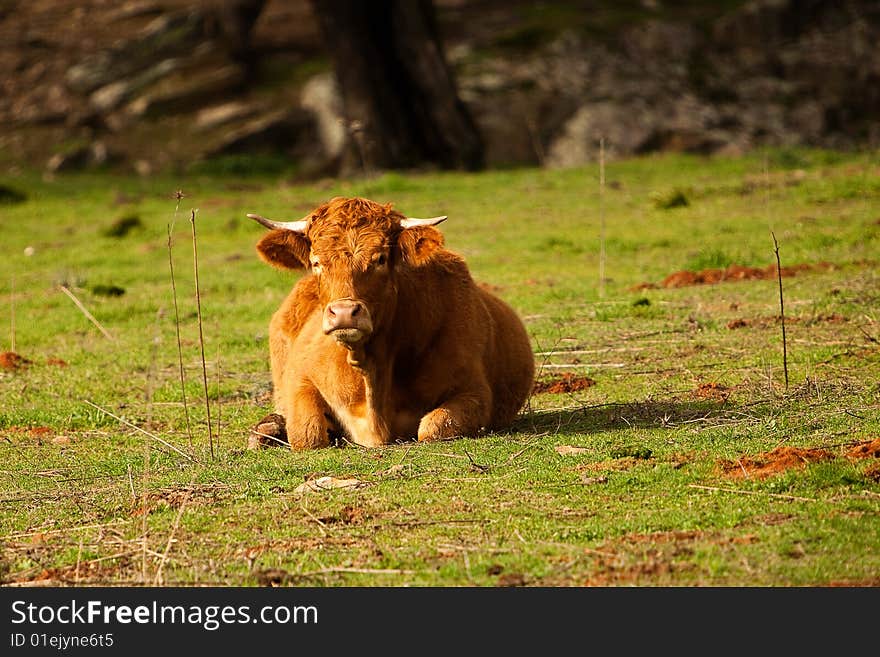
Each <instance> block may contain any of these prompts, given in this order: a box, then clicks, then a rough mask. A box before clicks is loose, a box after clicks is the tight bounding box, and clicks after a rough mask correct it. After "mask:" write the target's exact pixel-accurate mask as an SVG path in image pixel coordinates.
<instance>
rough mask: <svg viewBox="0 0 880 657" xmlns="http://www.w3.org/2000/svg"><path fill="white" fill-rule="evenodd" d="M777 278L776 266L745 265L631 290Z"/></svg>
mask: <svg viewBox="0 0 880 657" xmlns="http://www.w3.org/2000/svg"><path fill="white" fill-rule="evenodd" d="M833 268H834V265H832V264H831V263H828V262H820V263H816V264H812V265H811V264H799V265H792V266H790V267H783V268H782V270H781V273H782V275H783V276H794V275H796V274H797V273H798V272H802V271H815V270H817V269H822V270H827V269H833ZM776 277H777V268H776V265H768V266H766V267H763V268H761V267H745V266H743V265H730V266H728V267H726V268H725V269H703V270H701V271H689V270H682V271H677V272H674V273H672V274H670V275H669V276H667V277H666V278H664V279H663V280H662V281H661V282H660V284H659V285H656V284H654V283H639V284H638V285H635V286H633V287H631V288H630V290H631V291H633V292H636V291H639V290H645V289H652V288H657V287H666V288H670V287H689V286H691V285H715V284H716V283H724V282H729V281H747V280H767V279H775V278H776Z"/></svg>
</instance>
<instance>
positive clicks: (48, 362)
mask: <svg viewBox="0 0 880 657" xmlns="http://www.w3.org/2000/svg"><path fill="white" fill-rule="evenodd" d="M46 365H54V366H55V367H67V361H64V360H61V359H60V358H47V359H46Z"/></svg>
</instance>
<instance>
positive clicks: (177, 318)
mask: <svg viewBox="0 0 880 657" xmlns="http://www.w3.org/2000/svg"><path fill="white" fill-rule="evenodd" d="M177 194H178V197H177V205H178V207H179V206H180V199H181V198H182V196H183V195H182V194H181V193H180V192H178V193H177ZM174 217H175V220H176V219H177V208H174ZM173 228H174V222H172V223H171V225H169V226H168V268H169V270H170V271H171V296H172V297H173V299H174V328H175V330H176V331H177V364H178V369H179V370H180V394H181V397H182V398H183V413H184V416H185V417H186V435H187V436H188V437H189V449H190V451H192V449H193V434H192V424H191V423H190V420H189V405H188V404H187V403H186V377H185V376H184V371H183V348H182V347H181V344H180V310H179V309H178V306H177V285H176V284H175V282H174V260H173V258H172V257H171V234H172V231H173Z"/></svg>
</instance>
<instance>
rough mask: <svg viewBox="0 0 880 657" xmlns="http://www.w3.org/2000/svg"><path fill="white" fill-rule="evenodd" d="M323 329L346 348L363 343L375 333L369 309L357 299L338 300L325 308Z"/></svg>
mask: <svg viewBox="0 0 880 657" xmlns="http://www.w3.org/2000/svg"><path fill="white" fill-rule="evenodd" d="M323 329H324V333H325V334H326V335H332V336H333V337H334V338H336V340H338V341H339V342H340V343H342V344H343V345H346V346H353V345H356V344H358V343H359V342H363V341H364V340H365V339H366V338H367V337H368V336H369V335H370V334H371V333H372V332H373V322H372V320H371V319H370V311H369V310H367V307H366V306H365V305H364V304H363V303H361V302H360V301H357V300H355V299H337V300H336V301H331V302H330V303H328V304H327V307H326V308H324V321H323Z"/></svg>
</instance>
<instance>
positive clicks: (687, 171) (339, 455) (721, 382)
mask: <svg viewBox="0 0 880 657" xmlns="http://www.w3.org/2000/svg"><path fill="white" fill-rule="evenodd" d="M208 174H209V172H203V173H202V174H199V175H196V174H189V175H181V176H176V177H165V178H150V179H137V178H132V177H117V176H114V175H110V174H106V175H88V176H71V177H58V178H57V179H55V180H52V181H45V180H41V179H40V178H39V177H37V176H28V175H22V176H20V177H18V178H14V179H8V180H5V181H0V182H2V183H4V184H5V185H6V186H7V187H9V188H13V189H14V190H18V191H19V192H21V193H23V194H24V195H25V196H26V199H25V200H23V201H21V200H20V199H14V198H10V194H9V193H8V191H7V193H6V194H5V195H3V198H0V243H2V245H3V251H2V253H3V258H2V261H0V308H2V310H0V319H2V324H0V326H3V327H5V329H4V330H2V331H0V340H2V341H0V350H2V351H5V352H6V353H5V354H3V357H2V358H3V360H2V365H3V367H2V368H0V581H2V582H3V583H4V584H6V585H47V584H48V585H85V584H89V585H93V584H106V585H117V584H119V585H141V584H144V585H154V584H159V585H183V586H188V585H197V584H222V585H235V586H239V585H241V586H257V585H310V586H338V585H348V586H404V585H416V586H469V585H476V586H494V585H501V586H510V585H526V586H581V585H595V586H619V585H623V586H630V585H636V586H695V585H699V586H705V585H712V586H827V585H868V586H880V460H878V456H880V415H878V408H880V384H878V381H880V343H878V340H880V274H878V268H877V265H878V261H880V161H878V159H877V157H876V155H872V154H839V153H831V152H818V151H800V150H797V151H791V150H786V151H772V152H769V153H763V154H762V153H758V154H755V155H752V156H747V157H742V158H730V159H721V158H714V159H704V158H698V157H689V156H663V157H646V158H640V159H633V160H627V161H619V162H610V163H609V164H608V166H607V170H606V180H607V184H606V186H605V187H604V189H600V186H599V171H598V168H597V167H590V168H584V169H572V170H564V171H546V170H534V169H524V170H507V171H490V172H484V173H479V174H458V173H455V174H453V173H443V174H423V175H402V174H386V175H383V176H381V177H376V178H370V179H361V180H349V181H324V182H318V183H314V184H309V185H301V184H294V183H290V182H288V181H287V179H286V177H285V176H284V174H283V172H282V173H266V172H264V173H261V174H259V175H252V176H236V177H233V176H221V175H213V176H211V175H208ZM177 190H182V192H183V194H184V196H183V197H182V198H180V199H178V198H175V192H176V191H177ZM336 195H346V196H350V195H361V196H366V197H369V198H371V199H373V200H377V201H391V202H394V203H395V205H396V207H397V208H399V209H400V210H402V211H403V212H405V213H408V214H410V215H414V216H434V215H437V214H447V215H449V220H448V221H447V222H446V223H445V224H443V226H442V229H443V231H444V233H445V235H446V239H447V246H448V247H449V248H451V249H452V250H454V251H456V252H458V253H460V254H462V255H464V256H465V257H466V259H467V261H468V263H469V264H470V267H471V270H472V272H473V274H474V276H475V278H477V279H478V280H480V281H483V282H485V283H487V284H489V285H491V286H493V287H494V288H495V289H496V290H497V292H498V294H499V295H500V296H502V297H503V298H505V299H506V300H508V301H509V302H510V303H511V304H512V305H513V306H514V307H515V308H516V309H517V310H518V311H519V312H520V314H521V316H522V317H523V319H524V321H525V324H526V326H527V328H528V330H529V333H530V335H531V336H532V340H533V347H534V351H535V354H536V356H535V357H536V363H537V365H538V377H537V380H538V386H537V387H536V391H535V394H533V396H532V397H531V399H530V400H529V403H528V405H527V407H526V408H525V409H524V411H523V413H522V415H521V418H520V419H519V420H518V422H517V423H516V425H515V426H514V427H513V428H512V429H511V430H510V431H509V432H506V433H503V434H497V435H489V436H485V437H482V438H479V439H462V440H454V441H449V442H443V443H435V444H415V443H409V444H400V445H394V446H389V447H387V448H383V449H375V450H367V449H361V448H357V447H352V446H347V447H334V448H328V449H323V450H318V451H314V452H309V453H292V452H290V451H287V450H283V449H266V450H259V451H251V450H247V449H246V444H247V436H248V431H249V428H250V427H251V426H252V425H253V424H254V423H255V422H256V421H257V420H258V419H259V418H261V417H262V416H263V415H264V414H265V413H267V412H270V411H271V410H272V409H271V402H270V393H271V391H270V382H269V373H268V347H267V343H266V337H267V328H268V321H269V317H270V315H271V314H272V312H273V311H274V309H275V308H276V307H277V306H278V304H279V303H280V302H281V300H282V298H283V296H284V295H285V294H286V293H287V291H288V290H289V288H290V286H291V285H292V283H293V282H294V280H295V276H293V275H291V274H289V273H283V272H279V271H276V270H273V269H271V268H269V267H267V266H266V265H265V264H263V263H261V262H260V261H259V260H258V259H257V257H256V253H255V251H254V244H255V243H256V241H257V240H258V239H259V237H260V236H261V235H262V234H263V232H264V229H263V228H262V227H260V226H258V225H256V224H254V223H253V222H250V221H249V220H248V219H246V218H245V213H247V212H258V213H260V214H263V215H265V216H269V217H272V218H277V219H297V218H299V217H301V216H302V215H303V214H305V213H306V212H308V211H309V210H310V209H312V208H313V207H314V206H316V205H318V204H319V203H321V202H323V201H324V200H326V199H328V198H330V197H332V196H336ZM193 211H195V228H196V231H197V249H198V275H199V292H200V295H199V298H200V303H199V302H197V296H196V285H195V275H194V274H195V267H194V249H193V239H192V223H191V221H190V218H191V213H192V212H193ZM169 231H170V235H171V240H170V248H169ZM771 233H772V235H775V237H776V239H777V241H778V245H779V256H780V259H781V262H782V266H783V269H784V270H785V269H786V268H794V271H790V272H789V271H786V273H788V274H790V275H787V276H785V277H784V278H783V285H784V301H785V329H786V341H785V347H786V352H787V363H785V365H787V367H784V361H783V340H782V330H781V329H782V326H781V322H780V307H779V287H778V282H777V279H776V275H775V271H774V270H772V269H771V270H770V271H769V274H770V275H766V274H767V271H766V269H765V268H767V267H769V266H771V265H774V264H775V254H774V243H773V237H772V235H771ZM603 234H604V252H605V259H604V272H605V281H604V283H603V284H600V279H599V270H600V265H602V263H600V252H601V250H602V242H603V240H602V239H601V236H602V235H603ZM170 262H173V272H174V287H173V288H172V276H171V267H170ZM731 266H734V267H735V266H741V268H740V270H739V271H741V272H743V273H751V274H756V273H757V271H756V270H757V269H758V268H760V269H762V270H764V272H763V273H764V274H765V275H764V276H762V277H749V276H746V277H745V279H744V280H729V279H728V280H723V281H720V282H714V283H711V284H698V283H699V282H700V278H699V276H697V275H696V274H697V273H698V272H701V271H703V270H708V269H725V268H730V267H731ZM743 267H751V268H755V270H745V269H742V268H743ZM733 270H734V269H733V268H731V269H729V270H728V271H731V272H732V271H733ZM683 271H689V272H691V274H682V273H680V274H678V276H676V277H675V278H674V279H673V281H672V282H675V281H677V282H678V283H680V284H683V283H691V284H687V285H681V286H677V287H676V286H667V285H664V281H667V283H669V284H670V285H671V283H670V282H669V281H668V280H667V277H669V276H670V275H672V274H674V273H676V272H683ZM173 289H174V290H176V301H177V303H176V305H175V295H174V294H173ZM65 290H67V292H65ZM77 303H78V304H80V305H81V307H80V305H77ZM87 313H88V314H87ZM199 313H201V334H202V335H203V341H200V323H199ZM90 317H91V318H92V319H93V320H94V321H92V319H90ZM178 332H179V344H180V352H181V358H179V357H178ZM201 344H203V345H204V359H203V357H202V348H201ZM181 363H182V369H183V376H184V380H185V383H184V387H183V390H184V391H185V398H186V404H184V401H183V399H184V395H183V394H182V387H181ZM203 363H204V367H203ZM786 369H787V376H788V385H786ZM206 389H207V395H206ZM208 408H210V417H211V421H212V426H211V429H210V431H209V428H208V423H207V418H208ZM188 418H189V424H188ZM188 427H189V428H188ZM320 477H332V478H334V480H337V481H342V482H344V483H347V484H348V485H347V486H345V487H342V488H338V489H332V490H322V491H318V492H314V491H311V492H310V491H308V490H306V491H304V490H303V487H302V485H303V484H304V483H306V482H314V481H315V480H317V479H318V478H320Z"/></svg>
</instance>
